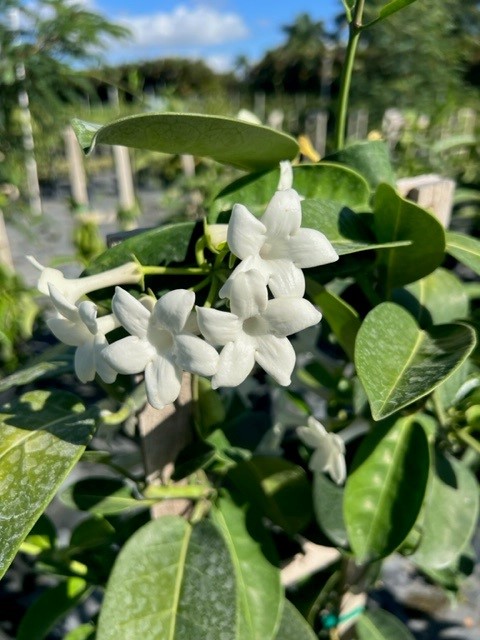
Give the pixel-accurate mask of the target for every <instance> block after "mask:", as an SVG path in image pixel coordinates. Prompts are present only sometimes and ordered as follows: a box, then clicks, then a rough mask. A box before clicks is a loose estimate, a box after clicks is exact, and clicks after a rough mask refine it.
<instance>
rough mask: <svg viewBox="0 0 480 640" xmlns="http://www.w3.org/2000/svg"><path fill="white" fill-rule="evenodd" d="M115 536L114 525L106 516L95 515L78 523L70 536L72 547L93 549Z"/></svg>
mask: <svg viewBox="0 0 480 640" xmlns="http://www.w3.org/2000/svg"><path fill="white" fill-rule="evenodd" d="M114 538H115V529H114V528H113V527H112V525H111V524H110V523H109V522H108V521H107V520H105V518H101V517H99V516H93V517H92V518H87V520H82V521H81V522H80V523H79V524H77V526H76V527H75V529H74V530H73V531H72V535H71V537H70V548H72V547H73V548H74V549H75V550H78V549H91V548H93V547H98V546H100V545H102V544H107V543H109V542H111V541H112V540H113V539H114Z"/></svg>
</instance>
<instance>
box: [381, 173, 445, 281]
mask: <svg viewBox="0 0 480 640" xmlns="http://www.w3.org/2000/svg"><path fill="white" fill-rule="evenodd" d="M373 214H374V232H375V235H376V237H377V240H378V242H394V241H398V240H409V241H410V242H411V245H410V246H405V247H397V248H392V249H389V250H386V251H383V252H381V253H380V254H379V261H378V266H379V271H380V275H381V277H382V280H383V282H384V286H385V290H386V291H387V292H389V291H391V290H392V289H393V288H394V287H398V286H401V285H403V284H407V283H409V282H414V281H415V280H418V279H420V278H423V277H424V276H427V275H428V274H429V273H431V272H432V271H434V270H435V269H436V268H437V267H439V266H440V264H441V263H442V262H443V259H444V256H445V232H444V229H443V227H442V225H441V224H440V222H439V221H438V219H437V218H436V217H435V216H434V215H433V214H431V213H429V212H428V211H426V210H425V209H422V208H421V207H419V206H418V205H416V204H414V203H413V202H409V201H408V200H405V199H404V198H402V197H400V196H399V195H398V193H397V192H396V191H395V189H393V188H392V187H390V186H389V185H387V184H381V185H379V187H378V189H377V191H376V194H375V203H374V210H373Z"/></svg>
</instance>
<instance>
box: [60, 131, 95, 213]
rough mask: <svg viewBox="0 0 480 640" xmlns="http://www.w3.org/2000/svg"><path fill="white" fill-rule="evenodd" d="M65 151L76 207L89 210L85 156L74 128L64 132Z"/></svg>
mask: <svg viewBox="0 0 480 640" xmlns="http://www.w3.org/2000/svg"><path fill="white" fill-rule="evenodd" d="M63 139H64V142H65V150H66V155H67V162H68V175H69V177H70V190H71V193H72V199H73V202H74V204H75V205H76V206H78V207H80V208H85V209H88V208H89V202H88V192H87V180H86V177H85V167H84V164H83V154H82V151H81V149H80V145H79V144H78V141H77V138H76V136H75V133H74V131H73V129H72V127H67V128H66V129H65V131H64V132H63Z"/></svg>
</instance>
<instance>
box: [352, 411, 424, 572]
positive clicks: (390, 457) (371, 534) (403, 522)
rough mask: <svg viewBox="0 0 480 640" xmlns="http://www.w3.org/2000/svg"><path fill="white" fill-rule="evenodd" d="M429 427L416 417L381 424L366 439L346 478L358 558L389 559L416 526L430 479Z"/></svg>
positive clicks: (354, 549)
mask: <svg viewBox="0 0 480 640" xmlns="http://www.w3.org/2000/svg"><path fill="white" fill-rule="evenodd" d="M429 460H430V458H429V447H428V440H427V436H426V434H425V431H424V429H423V427H422V426H420V424H419V423H418V422H416V421H415V419H413V418H412V417H410V416H409V417H406V418H401V419H399V420H397V421H396V422H395V423H393V424H391V423H385V422H383V423H380V424H379V425H377V426H375V427H374V429H373V430H372V432H371V433H370V434H369V435H368V436H367V437H366V438H365V439H364V440H363V442H362V444H361V445H360V448H359V450H358V452H357V454H356V456H355V459H354V462H353V471H352V472H351V474H350V475H349V477H348V479H347V484H346V487H345V498H344V517H345V523H346V527H347V532H348V539H349V541H350V545H351V547H352V549H353V551H354V553H355V555H356V557H357V559H358V561H359V562H369V561H372V560H378V559H380V558H384V557H386V556H388V555H389V554H390V553H392V552H393V551H394V550H395V549H396V548H397V547H398V546H399V545H400V544H401V543H402V542H403V541H404V540H405V538H406V537H407V535H408V533H409V532H410V530H411V529H412V527H413V525H414V524H415V521H416V520H417V517H418V514H419V513H420V509H421V506H422V503H423V499H424V496H425V491H426V488H427V481H428V470H429Z"/></svg>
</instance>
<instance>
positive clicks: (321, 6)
mask: <svg viewBox="0 0 480 640" xmlns="http://www.w3.org/2000/svg"><path fill="white" fill-rule="evenodd" d="M86 4H88V5H89V6H90V7H92V8H94V9H95V10H97V11H99V12H101V13H103V14H105V15H106V16H108V17H109V18H110V19H111V20H114V21H118V22H122V23H124V24H126V25H127V26H129V27H130V28H131V29H132V31H133V38H132V39H131V40H130V41H129V42H123V43H121V44H119V43H114V44H113V45H112V46H111V47H110V48H109V50H108V54H107V58H108V60H109V61H110V62H124V61H129V60H145V59H148V58H154V57H162V56H184V57H195V58H202V59H204V60H205V61H206V62H207V63H208V64H210V66H212V67H213V68H215V69H216V70H226V69H228V68H231V65H232V63H233V61H234V60H235V58H236V57H237V56H238V55H241V54H242V55H246V56H247V57H248V58H249V59H250V60H251V61H255V60H258V59H259V58H260V57H261V56H262V54H263V53H264V52H265V51H266V50H267V49H271V48H273V47H275V46H277V45H278V44H280V43H281V42H282V41H283V34H282V31H281V27H282V26H283V25H286V24H291V23H292V22H293V21H294V19H295V17H296V16H297V15H299V14H300V13H304V12H307V13H309V14H310V15H311V16H312V17H313V18H314V19H315V20H324V21H325V23H326V25H327V26H329V25H331V21H332V18H333V16H334V15H336V14H337V13H339V12H340V11H341V9H342V5H341V2H340V0H292V1H291V2H285V0H160V1H155V0H143V1H142V0H138V2H131V1H130V2H128V1H127V0H86Z"/></svg>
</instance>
